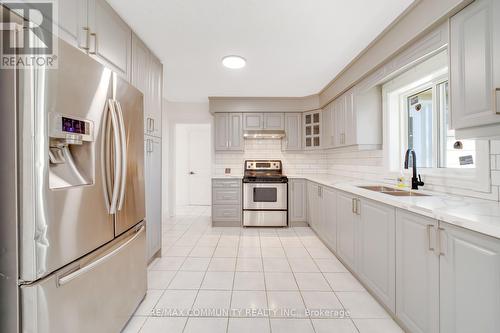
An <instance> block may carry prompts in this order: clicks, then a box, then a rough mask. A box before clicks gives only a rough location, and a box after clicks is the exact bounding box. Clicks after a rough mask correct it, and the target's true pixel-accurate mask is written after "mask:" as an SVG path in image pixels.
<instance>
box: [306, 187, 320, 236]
mask: <svg viewBox="0 0 500 333" xmlns="http://www.w3.org/2000/svg"><path fill="white" fill-rule="evenodd" d="M319 188H320V186H319V185H318V184H316V183H313V182H307V221H308V222H309V226H310V227H311V228H312V229H313V230H314V231H316V232H317V233H319V229H320V208H319V191H320V190H319Z"/></svg>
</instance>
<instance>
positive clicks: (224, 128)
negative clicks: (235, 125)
mask: <svg viewBox="0 0 500 333" xmlns="http://www.w3.org/2000/svg"><path fill="white" fill-rule="evenodd" d="M214 127H215V150H218V151H220V150H227V149H228V147H229V143H228V137H229V124H228V114H227V113H216V114H215V116H214Z"/></svg>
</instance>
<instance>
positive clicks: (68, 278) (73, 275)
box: [57, 225, 145, 286]
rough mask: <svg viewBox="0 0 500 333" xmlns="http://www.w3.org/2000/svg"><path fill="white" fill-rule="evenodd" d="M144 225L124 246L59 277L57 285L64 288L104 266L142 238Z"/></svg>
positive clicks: (125, 241) (124, 242)
mask: <svg viewBox="0 0 500 333" xmlns="http://www.w3.org/2000/svg"><path fill="white" fill-rule="evenodd" d="M144 228H145V227H144V225H142V226H141V227H140V228H139V229H138V230H137V231H136V232H135V233H134V234H133V235H131V236H130V237H129V238H128V239H127V240H124V241H123V244H121V245H120V246H118V247H117V248H116V249H114V250H113V251H111V252H109V253H108V254H106V255H105V256H103V257H101V258H99V259H97V260H96V261H93V262H92V263H90V264H88V265H86V266H83V267H81V268H80V269H78V270H76V271H72V272H71V273H69V274H67V275H64V276H62V277H59V279H58V280H57V285H58V286H64V285H65V284H67V283H69V282H71V281H72V280H74V279H76V278H77V277H79V276H81V275H83V274H85V273H87V272H89V271H91V270H93V269H94V268H96V267H97V266H99V265H100V264H102V263H103V262H105V261H106V260H108V259H110V258H111V257H113V256H114V255H115V254H117V253H118V252H120V251H121V250H122V249H123V248H125V247H127V246H128V245H129V244H130V243H132V242H133V241H134V240H136V239H137V237H139V236H140V234H141V233H142V231H143V230H144Z"/></svg>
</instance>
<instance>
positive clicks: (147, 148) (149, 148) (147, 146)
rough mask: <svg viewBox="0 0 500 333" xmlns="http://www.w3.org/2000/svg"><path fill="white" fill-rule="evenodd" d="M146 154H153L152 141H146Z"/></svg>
mask: <svg viewBox="0 0 500 333" xmlns="http://www.w3.org/2000/svg"><path fill="white" fill-rule="evenodd" d="M146 152H147V153H152V152H153V141H152V140H151V139H148V140H147V145H146Z"/></svg>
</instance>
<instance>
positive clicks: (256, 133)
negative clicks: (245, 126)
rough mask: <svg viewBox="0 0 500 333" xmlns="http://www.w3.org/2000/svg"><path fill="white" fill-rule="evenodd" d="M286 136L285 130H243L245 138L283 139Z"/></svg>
mask: <svg viewBox="0 0 500 333" xmlns="http://www.w3.org/2000/svg"><path fill="white" fill-rule="evenodd" d="M284 137H285V131H284V130H251V131H250V130H249V131H245V132H243V138H245V139H282V138H284Z"/></svg>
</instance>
